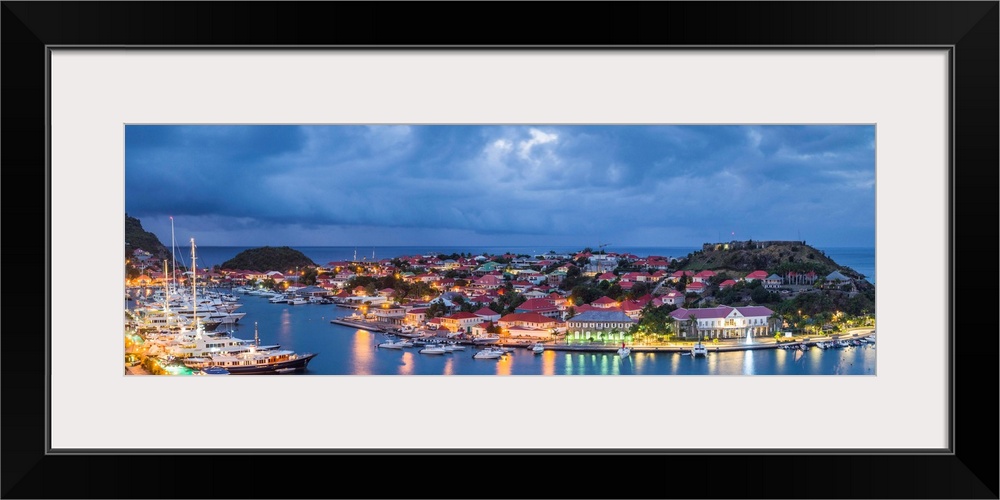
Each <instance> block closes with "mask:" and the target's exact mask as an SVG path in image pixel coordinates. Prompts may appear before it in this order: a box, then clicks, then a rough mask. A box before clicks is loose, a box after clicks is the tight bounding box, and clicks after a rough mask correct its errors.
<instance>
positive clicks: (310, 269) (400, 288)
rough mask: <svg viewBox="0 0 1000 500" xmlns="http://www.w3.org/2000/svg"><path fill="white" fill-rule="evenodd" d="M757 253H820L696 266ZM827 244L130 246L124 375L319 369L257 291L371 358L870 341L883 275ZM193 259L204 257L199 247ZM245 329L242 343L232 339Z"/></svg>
mask: <svg viewBox="0 0 1000 500" xmlns="http://www.w3.org/2000/svg"><path fill="white" fill-rule="evenodd" d="M764 249H770V250H771V251H774V250H781V251H787V252H788V253H794V252H799V253H803V252H806V255H807V256H808V255H809V254H811V255H812V258H811V259H809V258H806V259H804V260H806V261H810V260H811V261H813V262H811V263H810V262H804V263H803V264H802V265H799V266H789V265H787V264H777V265H773V266H771V267H770V268H764V269H754V270H752V271H749V272H737V271H735V270H733V269H728V268H724V267H718V268H714V269H710V268H707V267H704V266H701V265H699V263H700V262H703V261H704V257H705V255H706V254H712V255H724V254H727V253H728V254H734V253H735V252H744V253H745V252H756V253H759V252H760V251H763V250H764ZM260 252H270V253H274V252H278V253H284V254H288V255H295V256H296V257H298V256H299V255H301V254H300V253H299V252H297V251H295V250H292V249H289V248H287V247H285V248H278V249H275V248H270V247H267V248H261V249H252V250H248V251H247V252H245V253H248V254H253V253H260ZM818 252H819V251H818V250H815V249H813V248H811V247H809V246H808V245H806V244H805V242H803V241H767V242H755V241H743V242H737V241H731V242H725V243H712V244H705V245H704V246H703V248H702V250H700V251H697V252H693V253H692V254H689V255H684V256H671V255H642V256H640V255H635V254H632V253H624V252H622V253H620V252H615V251H606V250H605V249H604V248H598V249H596V250H595V249H594V248H583V249H581V250H579V251H576V252H572V253H555V252H550V253H543V254H538V255H528V254H523V253H522V254H518V253H511V252H508V253H503V254H486V253H484V254H479V255H473V254H472V253H471V252H465V253H454V254H450V255H445V254H436V255H435V254H426V255H396V256H393V257H391V258H380V259H376V258H375V257H374V256H372V257H370V258H369V256H361V257H357V256H355V257H354V258H351V259H346V260H338V261H329V262H326V263H324V264H322V265H312V264H306V265H303V266H296V267H293V268H291V269H288V268H284V267H282V268H274V269H266V270H250V269H242V268H239V267H234V266H231V265H214V266H213V267H210V268H209V267H204V268H199V267H198V266H189V267H185V266H183V265H181V266H180V268H178V266H177V263H176V261H174V262H171V261H168V260H163V261H160V260H159V259H156V258H153V255H152V253H151V252H149V251H146V250H144V249H141V248H135V249H132V250H131V252H130V253H129V254H128V255H127V259H126V269H127V271H126V276H127V281H126V301H127V304H128V307H127V309H126V350H125V357H126V373H128V374H151V373H156V374H196V375H201V374H234V373H235V374H241V373H267V374H271V373H311V371H310V370H309V368H308V367H309V363H310V361H311V360H312V358H314V357H317V356H320V357H322V356H323V355H324V354H326V355H327V356H329V355H330V353H323V352H295V351H293V350H289V349H287V348H286V347H282V346H281V345H280V344H276V343H263V344H262V342H261V337H260V332H259V328H258V326H257V322H258V321H260V320H261V319H262V318H257V317H253V314H251V315H248V314H247V312H246V310H245V308H244V307H243V305H244V304H246V303H250V302H254V303H259V304H267V306H264V307H271V308H273V309H272V310H273V312H278V311H284V312H285V313H287V311H288V310H289V309H293V308H294V309H296V310H297V311H301V310H303V309H305V308H315V310H320V311H324V312H325V313H324V314H323V316H322V317H323V320H324V321H325V322H326V323H327V326H325V327H324V326H322V325H318V324H313V325H311V326H310V328H311V329H315V328H327V329H329V328H344V329H346V330H350V331H352V332H365V334H366V335H368V336H370V338H371V341H370V342H371V344H372V347H373V350H374V351H375V353H376V355H384V356H393V355H396V356H398V355H399V353H400V352H413V353H415V354H416V355H417V356H433V357H437V356H443V355H455V354H458V355H462V354H468V355H470V356H472V359H496V360H500V359H505V358H506V357H509V356H521V357H535V356H537V357H539V358H541V357H542V356H539V355H544V354H545V353H547V352H548V353H551V352H563V353H571V354H574V353H601V355H607V356H612V357H613V358H615V359H618V360H623V359H628V358H629V357H630V356H639V355H643V354H647V355H656V354H660V355H677V356H685V357H691V358H692V359H696V358H699V357H704V358H708V357H710V356H716V355H722V354H725V353H731V352H736V351H755V350H775V349H780V350H785V351H787V350H795V351H802V352H806V351H809V350H820V351H821V350H827V349H830V350H836V349H845V348H861V347H865V346H868V347H873V346H874V342H875V335H874V333H875V329H874V326H875V325H874V314H873V312H874V308H873V307H872V304H873V302H872V301H871V300H870V299H871V298H872V297H873V295H874V285H873V284H872V283H870V282H868V281H867V280H865V279H864V276H862V275H860V274H859V273H857V272H856V271H854V270H852V269H850V268H838V267H835V266H831V264H830V263H831V262H832V261H830V260H829V259H825V258H823V259H820V257H821V255H819V254H818ZM174 254H175V255H176V251H174ZM190 258H191V262H195V261H196V260H197V254H196V249H195V245H194V243H193V242H192V244H191V249H190ZM233 260H234V261H238V259H233ZM306 260H308V259H306ZM821 262H822V263H821ZM172 264H173V265H172ZM831 267H833V268H832V269H831ZM793 269H794V270H793ZM817 271H821V272H817ZM275 306H278V308H275ZM290 306H291V307H290ZM259 307H260V306H257V309H258V310H259ZM297 311H296V312H297ZM260 312H265V313H266V312H268V310H267V309H265V310H260ZM250 325H252V327H251V326H250ZM241 328H242V329H243V330H240V331H245V332H246V334H245V336H246V338H241V337H237V336H236V335H235V333H236V330H239V329H241ZM250 328H252V329H250ZM251 332H252V333H251ZM296 334H299V333H298V332H297V333H296ZM301 334H303V335H314V333H312V332H301ZM241 335H242V334H241ZM375 335H378V337H375ZM319 350H320V349H317V351H319Z"/></svg>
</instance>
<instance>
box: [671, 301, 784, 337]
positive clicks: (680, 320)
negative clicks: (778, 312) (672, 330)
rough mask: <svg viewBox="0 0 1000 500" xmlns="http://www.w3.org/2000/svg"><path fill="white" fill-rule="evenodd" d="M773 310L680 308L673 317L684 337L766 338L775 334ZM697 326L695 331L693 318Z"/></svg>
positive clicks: (750, 307)
mask: <svg viewBox="0 0 1000 500" xmlns="http://www.w3.org/2000/svg"><path fill="white" fill-rule="evenodd" d="M773 313H774V311H772V310H770V309H768V308H766V307H763V306H748V307H729V306H719V307H706V308H703V309H684V308H681V309H677V310H676V311H673V312H671V313H670V316H671V317H672V318H674V321H676V322H677V327H678V328H677V331H678V332H679V336H680V337H683V338H706V339H713V338H720V339H731V338H746V336H747V335H748V334H750V335H752V336H754V337H766V336H769V335H772V334H773V331H772V328H771V325H770V322H769V319H770V317H771V314H773ZM692 318H694V321H695V322H696V323H697V325H696V328H692V325H691V319H692Z"/></svg>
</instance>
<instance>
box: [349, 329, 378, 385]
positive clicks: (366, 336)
mask: <svg viewBox="0 0 1000 500" xmlns="http://www.w3.org/2000/svg"><path fill="white" fill-rule="evenodd" d="M371 337H372V334H371V333H369V332H367V331H365V330H358V331H357V332H355V333H354V349H353V355H354V372H355V373H357V374H358V375H371V373H372V372H371V367H372V364H373V363H372V357H373V356H374V354H375V353H374V350H375V349H373V348H372V345H373V344H372V339H371Z"/></svg>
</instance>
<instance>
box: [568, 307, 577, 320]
mask: <svg viewBox="0 0 1000 500" xmlns="http://www.w3.org/2000/svg"><path fill="white" fill-rule="evenodd" d="M573 316H576V307H573V306H569V309H566V319H567V320H569V319H570V318H572V317H573Z"/></svg>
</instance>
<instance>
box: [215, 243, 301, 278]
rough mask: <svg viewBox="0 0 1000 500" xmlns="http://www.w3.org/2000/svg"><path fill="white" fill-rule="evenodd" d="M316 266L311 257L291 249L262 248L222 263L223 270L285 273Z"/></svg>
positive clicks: (241, 253) (245, 251)
mask: <svg viewBox="0 0 1000 500" xmlns="http://www.w3.org/2000/svg"><path fill="white" fill-rule="evenodd" d="M307 266H316V263H314V262H313V261H312V260H310V259H309V257H306V256H305V254H303V253H302V252H300V251H298V250H295V249H293V248H290V247H260V248H251V249H249V250H244V251H242V252H240V253H238V254H236V256H235V257H233V258H232V259H229V260H227V261H225V262H223V263H222V269H247V270H250V271H261V272H264V271H281V272H285V271H287V270H289V269H295V268H296V267H307Z"/></svg>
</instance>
